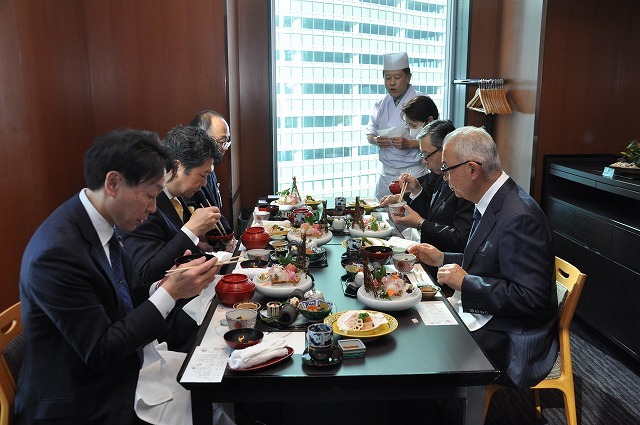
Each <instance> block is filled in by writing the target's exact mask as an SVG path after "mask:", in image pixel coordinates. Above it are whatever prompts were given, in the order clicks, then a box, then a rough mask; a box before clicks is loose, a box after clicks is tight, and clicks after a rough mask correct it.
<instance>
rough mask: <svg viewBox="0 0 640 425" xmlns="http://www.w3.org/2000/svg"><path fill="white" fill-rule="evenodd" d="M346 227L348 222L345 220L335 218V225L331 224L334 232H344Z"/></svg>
mask: <svg viewBox="0 0 640 425" xmlns="http://www.w3.org/2000/svg"><path fill="white" fill-rule="evenodd" d="M346 226H347V222H346V221H345V219H344V218H335V219H333V223H331V227H332V228H333V230H344V228H345V227H346Z"/></svg>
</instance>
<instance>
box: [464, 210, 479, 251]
mask: <svg viewBox="0 0 640 425" xmlns="http://www.w3.org/2000/svg"><path fill="white" fill-rule="evenodd" d="M481 218H482V214H480V211H478V208H475V209H474V210H473V224H472V225H471V231H470V232H469V239H468V240H467V243H469V241H470V240H471V238H472V237H473V234H474V233H475V231H476V229H477V228H478V224H480V219H481Z"/></svg>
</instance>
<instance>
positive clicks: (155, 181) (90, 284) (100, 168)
mask: <svg viewBox="0 0 640 425" xmlns="http://www.w3.org/2000/svg"><path fill="white" fill-rule="evenodd" d="M171 167H172V163H171V161H170V157H169V156H168V155H167V153H166V152H165V151H164V150H163V149H162V148H161V147H160V146H159V145H158V137H157V135H156V134H155V133H151V132H142V131H134V130H122V131H118V132H112V133H109V134H106V135H104V136H101V137H98V138H97V139H96V140H95V141H94V143H93V144H92V146H91V147H90V149H89V150H88V151H87V154H86V156H85V162H84V172H85V179H86V184H87V188H85V189H83V190H81V191H80V193H79V194H77V195H75V196H74V197H72V198H71V199H69V200H68V201H66V202H65V203H64V204H62V205H61V206H60V207H59V208H58V209H56V211H54V212H53V213H52V214H51V216H49V218H47V220H45V222H44V223H43V224H42V225H41V226H40V227H39V228H38V230H37V231H36V232H35V234H34V235H33V237H32V238H31V241H30V242H29V244H28V245H27V248H26V250H25V253H24V256H23V260H22V267H21V271H20V302H21V305H22V323H23V325H24V341H25V352H24V358H23V363H22V369H21V371H20V377H19V380H18V385H17V394H16V400H15V414H16V423H17V424H31V423H41V424H53V423H55V424H61V423H65V424H72V423H73V424H133V423H139V420H138V419H137V417H136V415H135V413H134V407H133V402H134V398H135V390H136V385H137V380H138V373H139V370H140V366H141V362H140V357H139V354H140V350H139V349H140V347H142V346H144V345H145V344H147V343H148V342H149V341H152V340H154V339H156V338H158V337H160V336H162V335H164V334H165V333H166V332H167V331H168V324H167V321H166V319H165V318H166V317H167V315H168V314H169V312H171V311H172V310H173V309H174V306H175V301H176V300H178V299H182V298H189V297H193V296H195V295H197V294H199V293H200V292H201V290H202V289H203V288H205V287H206V286H207V285H208V284H209V283H210V282H211V281H212V280H213V278H214V276H215V274H216V271H217V270H218V268H217V267H215V263H216V260H215V259H212V260H209V261H206V262H205V261H204V259H198V260H195V261H193V262H191V263H189V265H191V266H196V265H197V267H196V268H194V269H191V270H188V271H185V272H182V273H178V274H174V275H172V276H170V277H168V278H167V279H165V280H164V281H163V282H158V283H154V284H153V285H151V284H146V285H144V286H143V285H141V286H138V287H134V286H133V285H131V281H132V279H131V278H132V273H131V264H130V261H129V258H128V256H127V255H126V252H122V250H121V244H120V243H119V241H118V239H117V237H116V236H117V234H118V233H119V232H120V230H128V231H131V230H133V229H134V228H135V226H136V225H138V224H139V223H140V222H142V221H144V220H145V219H146V218H147V215H148V214H150V213H152V212H154V211H155V209H156V201H155V199H156V196H157V195H158V194H159V193H160V192H162V189H163V187H164V173H165V170H167V169H171Z"/></svg>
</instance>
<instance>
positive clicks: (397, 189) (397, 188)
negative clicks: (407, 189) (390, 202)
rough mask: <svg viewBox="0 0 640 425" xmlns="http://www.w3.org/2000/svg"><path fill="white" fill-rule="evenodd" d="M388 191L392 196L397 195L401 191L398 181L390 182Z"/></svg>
mask: <svg viewBox="0 0 640 425" xmlns="http://www.w3.org/2000/svg"><path fill="white" fill-rule="evenodd" d="M389 191H390V192H391V193H393V194H394V195H397V194H398V193H400V192H401V191H402V188H401V187H400V182H399V181H398V180H394V181H392V182H391V184H389Z"/></svg>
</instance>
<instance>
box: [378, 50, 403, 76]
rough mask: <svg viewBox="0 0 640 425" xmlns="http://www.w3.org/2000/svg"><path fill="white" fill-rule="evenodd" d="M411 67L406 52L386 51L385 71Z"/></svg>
mask: <svg viewBox="0 0 640 425" xmlns="http://www.w3.org/2000/svg"><path fill="white" fill-rule="evenodd" d="M405 68H409V56H407V53H406V52H400V53H386V54H385V55H384V64H383V68H382V69H383V70H384V71H396V70H398V69H405Z"/></svg>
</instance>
